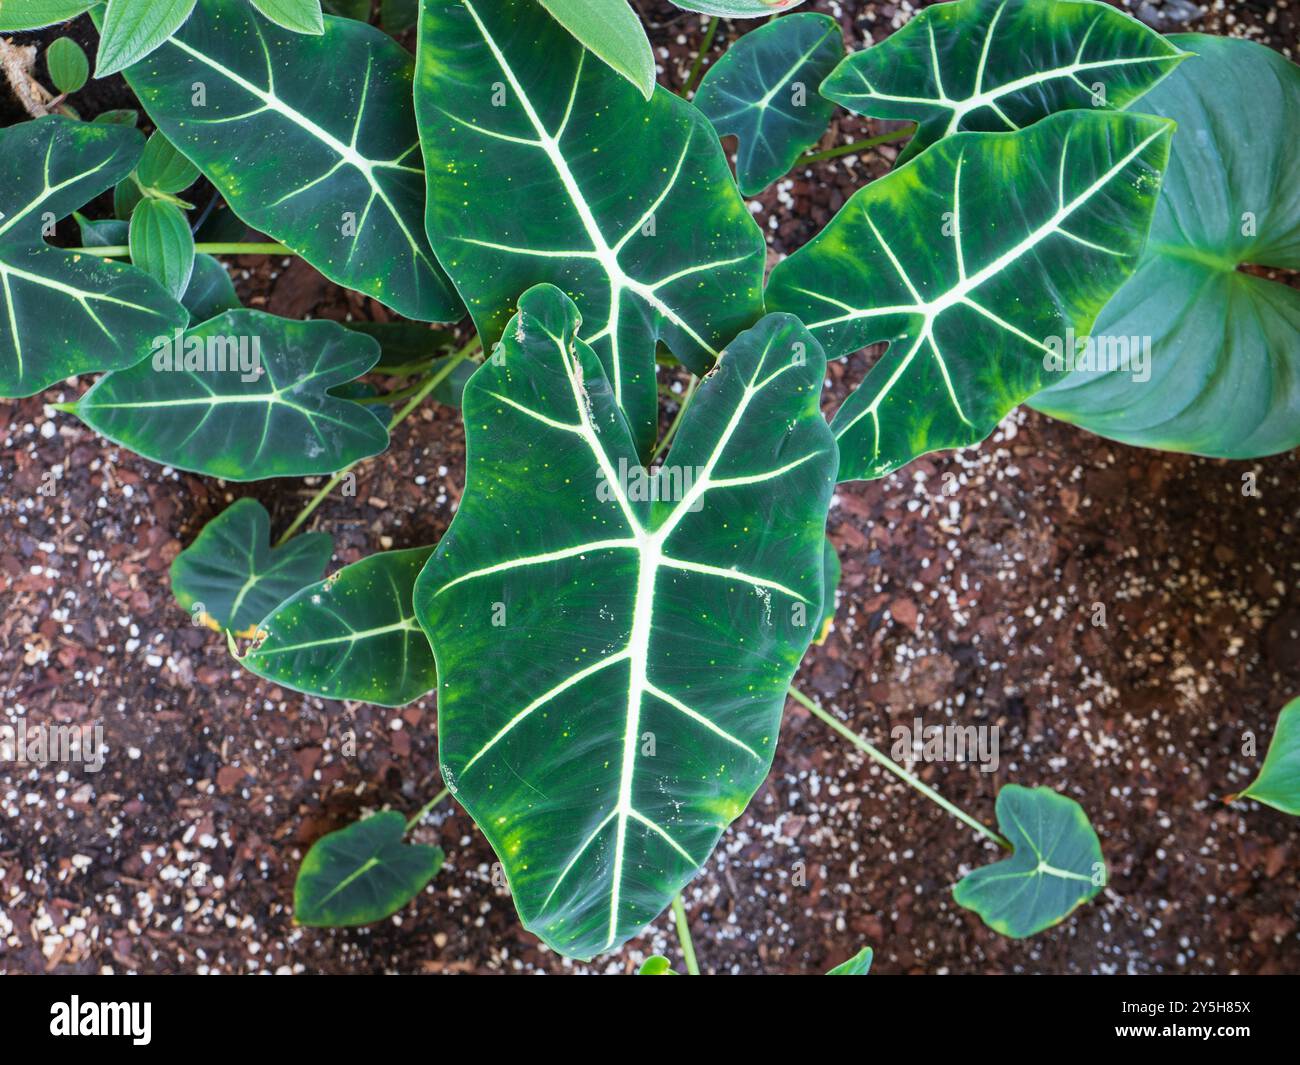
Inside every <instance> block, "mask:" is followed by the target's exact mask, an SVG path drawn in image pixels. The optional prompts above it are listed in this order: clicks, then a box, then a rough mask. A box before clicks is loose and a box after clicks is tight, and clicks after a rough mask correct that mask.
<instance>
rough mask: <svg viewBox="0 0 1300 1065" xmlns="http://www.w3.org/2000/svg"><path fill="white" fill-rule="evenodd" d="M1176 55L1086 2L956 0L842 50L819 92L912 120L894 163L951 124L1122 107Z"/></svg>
mask: <svg viewBox="0 0 1300 1065" xmlns="http://www.w3.org/2000/svg"><path fill="white" fill-rule="evenodd" d="M1184 58H1186V53H1184V52H1182V51H1181V50H1180V49H1179V48H1177V47H1176V46H1175V45H1173V44H1171V43H1170V42H1169V41H1167V40H1166V39H1165V38H1163V37H1161V36H1160V34H1158V33H1156V32H1155V30H1152V29H1148V28H1147V27H1146V26H1144V25H1142V23H1140V22H1138V21H1137V19H1135V18H1133V17H1131V16H1130V15H1126V14H1125V13H1124V12H1122V11H1119V10H1117V9H1116V8H1113V7H1111V6H1110V5H1109V4H1103V3H1098V2H1094V0H957V2H955V3H948V4H935V5H934V6H932V7H927V8H926V9H925V10H924V11H921V12H920V13H919V14H917V16H916V17H915V18H914V19H912V20H911V21H910V22H909V23H908V24H907V25H906V26H904V27H903V28H902V29H901V30H899V31H898V32H897V33H891V34H890V35H889V36H888V37H886V38H885V39H884V40H883V41H881V42H880V43H879V44H877V45H874V46H873V47H871V48H867V49H865V50H864V51H861V52H855V53H854V54H853V55H851V56H849V57H848V58H847V59H845V60H844V62H843V63H841V64H840V66H839V67H838V68H837V69H836V70H835V72H834V73H833V74H831V76H830V77H829V78H827V79H826V81H825V83H824V84H823V85H822V94H823V95H824V96H826V97H828V98H829V99H831V100H834V101H835V102H836V103H838V104H842V105H843V106H845V107H847V108H848V109H849V110H850V111H855V112H857V113H858V114H860V115H873V116H875V117H876V118H892V119H911V120H912V121H914V122H916V123H918V128H917V132H916V135H915V136H914V137H913V138H912V140H911V141H910V142H909V144H908V147H907V151H906V152H905V153H904V154H903V155H902V156H901V157H900V161H905V160H907V159H910V158H911V157H912V156H913V155H914V154H916V153H917V152H919V151H920V150H921V149H923V148H925V147H927V146H929V145H930V144H933V143H934V142H935V141H937V140H939V139H940V138H941V137H945V136H948V135H949V134H952V133H957V132H959V131H961V130H974V131H984V132H988V133H997V132H1000V131H1005V130H1016V129H1023V128H1024V127H1026V126H1029V125H1032V124H1033V123H1035V122H1037V121H1038V120H1039V119H1042V118H1046V117H1047V116H1048V115H1050V114H1053V113H1055V112H1057V111H1064V110H1067V109H1069V108H1076V107H1078V108H1090V109H1096V108H1107V109H1115V110H1123V109H1124V108H1125V107H1127V106H1128V105H1129V104H1131V103H1132V102H1133V101H1134V100H1136V99H1137V98H1138V97H1139V96H1141V95H1142V94H1143V93H1144V92H1146V91H1147V90H1148V89H1150V88H1151V87H1152V86H1153V85H1155V84H1156V83H1157V82H1158V81H1159V80H1160V79H1161V78H1163V77H1165V75H1167V74H1168V73H1169V72H1170V71H1171V70H1173V69H1174V67H1175V66H1177V65H1178V63H1179V62H1181V61H1182V60H1183V59H1184Z"/></svg>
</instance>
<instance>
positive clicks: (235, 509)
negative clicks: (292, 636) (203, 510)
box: [171, 499, 334, 633]
mask: <svg viewBox="0 0 1300 1065" xmlns="http://www.w3.org/2000/svg"><path fill="white" fill-rule="evenodd" d="M333 553H334V544H333V542H332V541H331V540H330V538H329V535H328V534H327V533H304V534H302V535H301V536H295V537H294V538H293V539H292V540H290V541H289V542H288V543H287V544H285V545H284V546H283V547H277V548H273V547H271V519H270V516H269V515H268V514H267V513H266V508H265V507H263V506H262V504H261V503H259V502H257V501H256V500H254V499H241V500H239V501H238V502H236V503H233V504H232V505H231V506H229V507H227V508H226V509H225V510H223V511H222V512H221V513H220V514H219V515H217V517H215V518H213V519H212V520H211V521H210V522H208V523H207V524H206V525H205V526H203V531H202V532H201V533H199V535H198V538H197V539H196V540H195V541H194V543H192V544H190V546H189V547H187V548H186V549H185V550H184V551H182V552H181V553H180V554H179V555H177V556H176V558H175V560H174V561H173V562H172V568H171V577H172V594H173V595H175V596H176V601H177V602H178V603H179V604H180V605H181V608H182V609H183V610H186V611H188V612H191V613H195V612H197V611H202V612H203V614H204V615H206V618H205V619H204V620H208V619H210V620H211V622H212V624H213V625H214V626H216V627H217V628H220V629H230V630H231V631H233V632H236V633H242V632H244V631H245V630H246V629H248V628H249V627H250V626H253V625H255V624H256V623H257V622H259V621H261V620H262V618H264V617H266V615H267V614H269V613H270V612H271V611H272V610H274V609H275V608H276V607H277V606H279V605H280V604H281V603H283V602H284V601H285V600H286V599H288V598H289V597H290V596H291V595H293V593H294V592H296V591H298V590H300V589H301V588H304V587H306V586H307V585H308V584H311V583H312V582H313V581H317V580H319V579H320V577H321V575H322V574H323V573H324V572H325V567H326V566H328V565H329V561H330V556H331V555H332V554H333Z"/></svg>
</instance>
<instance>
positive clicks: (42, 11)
mask: <svg viewBox="0 0 1300 1065" xmlns="http://www.w3.org/2000/svg"><path fill="white" fill-rule="evenodd" d="M89 8H90V0H4V3H2V4H0V30H5V31H8V30H38V29H41V28H42V27H44V26H53V25H54V24H55V23H56V22H66V21H67V20H68V19H72V18H76V17H77V16H78V15H80V14H81V13H82V12H83V11H86V10H88V9H89Z"/></svg>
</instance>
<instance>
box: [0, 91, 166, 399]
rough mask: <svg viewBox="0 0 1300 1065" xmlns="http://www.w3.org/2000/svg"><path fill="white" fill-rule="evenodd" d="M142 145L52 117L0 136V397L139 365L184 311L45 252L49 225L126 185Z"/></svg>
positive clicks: (136, 278) (114, 273)
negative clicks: (120, 184)
mask: <svg viewBox="0 0 1300 1065" xmlns="http://www.w3.org/2000/svg"><path fill="white" fill-rule="evenodd" d="M143 145H144V140H143V138H142V137H141V136H140V134H139V133H137V132H136V131H135V130H133V129H129V128H127V127H125V126H103V125H95V124H90V123H83V122H74V121H72V120H70V119H67V118H63V117H60V116H55V115H51V116H48V117H46V118H39V119H36V120H35V121H33V122H23V123H20V124H19V125H16V126H10V127H9V128H7V129H4V130H0V396H30V395H33V394H34V393H36V392H39V391H41V390H42V389H44V388H46V387H48V386H49V385H52V384H54V383H55V382H56V381H61V380H62V379H63V378H65V377H71V376H72V375H74V374H80V373H89V372H91V371H95V370H112V369H116V368H118V367H123V366H130V365H132V364H133V363H136V362H139V361H140V360H141V359H143V358H145V356H147V355H148V353H149V343H150V340H151V339H152V338H153V337H154V336H156V335H158V334H159V333H166V332H168V331H170V330H172V329H174V328H176V327H177V326H181V325H184V324H185V322H186V320H187V316H186V314H185V309H184V308H183V307H182V306H181V305H180V304H179V303H177V302H176V301H175V300H174V299H172V298H171V297H170V296H168V294H167V293H166V291H165V290H164V289H163V287H162V286H161V285H159V284H158V283H157V282H156V281H154V280H153V279H152V278H150V277H149V276H148V275H147V274H145V273H144V272H143V271H141V270H137V269H136V268H135V267H133V266H126V265H124V264H121V263H113V262H104V261H101V260H99V259H97V258H95V257H93V256H88V255H76V254H72V253H70V252H66V251H60V250H58V249H56V248H51V247H49V246H48V245H47V244H45V242H44V237H45V236H46V235H49V234H52V233H53V231H54V223H55V222H56V221H58V220H59V219H61V218H66V217H67V216H68V215H70V214H72V213H73V212H74V211H75V210H76V209H77V208H79V207H81V206H83V205H84V204H85V203H86V202H87V201H89V200H92V199H94V197H95V196H97V195H99V193H101V192H103V191H104V190H105V189H109V188H112V187H113V185H114V184H116V183H117V182H118V181H120V180H121V179H122V178H124V177H125V176H126V175H127V174H129V173H130V172H131V170H132V169H133V168H134V167H135V164H136V160H137V159H139V157H140V151H141V149H142V147H143Z"/></svg>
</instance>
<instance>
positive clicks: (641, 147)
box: [415, 0, 765, 455]
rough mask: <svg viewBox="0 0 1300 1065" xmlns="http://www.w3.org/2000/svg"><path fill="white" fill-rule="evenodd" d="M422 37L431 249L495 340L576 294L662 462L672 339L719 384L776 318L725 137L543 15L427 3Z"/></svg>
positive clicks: (636, 430)
mask: <svg viewBox="0 0 1300 1065" xmlns="http://www.w3.org/2000/svg"><path fill="white" fill-rule="evenodd" d="M420 26H421V30H420V34H421V39H420V49H419V60H418V67H417V76H416V88H415V104H416V113H417V115H418V118H419V125H420V137H421V140H422V142H423V145H424V150H425V164H426V166H427V168H428V184H429V212H428V230H429V236H430V239H431V240H432V241H433V246H434V248H435V249H436V250H437V252H438V257H439V259H440V260H441V261H442V263H443V265H444V266H446V268H447V272H448V273H449V274H450V275H451V277H452V279H453V280H454V281H455V282H456V286H457V288H458V289H459V290H460V293H461V295H462V296H463V297H464V298H465V301H466V304H467V305H468V306H469V309H470V311H471V313H472V314H473V315H474V322H475V324H476V325H477V327H478V331H479V335H480V336H481V337H482V338H483V341H484V343H485V344H486V345H488V346H489V347H490V346H491V345H492V344H493V343H494V342H495V341H496V340H497V339H498V338H499V337H500V336H501V332H502V329H503V328H504V326H505V324H506V321H507V320H508V319H509V317H510V315H511V314H512V313H513V310H514V306H515V301H516V300H517V299H518V298H519V294H520V293H522V292H524V291H525V290H526V289H528V288H529V287H530V286H532V285H534V284H538V283H542V282H549V283H551V284H554V285H556V286H558V287H559V288H561V289H563V290H564V291H565V292H567V293H568V294H569V295H570V296H571V297H572V298H573V299H575V300H576V301H577V302H578V308H579V310H580V311H581V312H582V317H583V327H582V337H583V339H584V340H586V341H587V342H588V343H589V344H591V346H592V348H594V349H595V351H596V354H597V355H598V356H599V357H600V360H601V362H602V364H603V365H604V366H605V370H606V374H607V376H608V378H609V380H610V381H611V382H612V384H613V387H614V394H615V396H616V397H617V399H618V401H619V403H620V405H621V406H622V408H623V410H624V411H625V412H626V414H627V416H628V419H629V422H630V423H631V425H632V430H633V436H634V439H635V441H636V443H637V446H638V449H639V452H640V453H641V454H643V455H648V453H649V451H650V449H651V447H652V445H653V442H654V434H655V427H656V417H657V411H656V402H657V393H656V389H655V378H654V350H655V342H656V340H662V341H663V342H664V343H665V344H666V345H667V346H668V347H669V348H670V349H671V350H672V352H673V354H674V355H676V356H677V357H678V358H679V359H681V360H682V361H683V362H684V363H685V364H686V365H687V366H689V367H690V368H691V369H692V370H694V371H695V372H697V373H703V372H705V371H706V370H707V369H708V367H709V365H710V364H711V363H712V361H713V359H714V358H715V357H716V356H717V353H718V352H719V351H721V350H722V347H723V345H724V344H725V343H726V342H727V341H728V340H730V339H731V337H733V336H735V335H736V333H737V332H739V331H740V330H741V329H743V328H745V327H746V326H748V325H751V324H753V322H754V321H756V320H757V318H758V317H759V315H760V314H761V313H762V293H761V284H762V274H763V265H764V260H765V251H764V246H763V237H762V234H761V233H760V232H759V229H758V227H757V225H756V224H755V223H754V220H753V218H752V217H751V216H750V214H749V212H748V211H747V210H746V209H745V204H744V201H743V200H742V199H741V198H740V196H739V194H738V192H737V190H736V186H735V182H734V181H733V180H732V178H731V174H730V171H729V169H728V167H727V163H726V159H725V158H724V156H723V154H722V147H721V145H720V144H719V142H718V138H717V134H716V133H714V131H713V128H712V127H711V126H710V125H709V123H708V121H707V120H706V119H705V118H704V117H703V116H702V115H701V114H700V113H699V112H698V111H697V110H696V109H695V108H693V107H691V106H690V105H689V104H687V103H686V102H685V101H683V100H681V99H679V98H678V97H676V96H674V95H673V94H672V93H670V92H668V91H667V90H665V89H657V90H656V91H655V93H654V96H653V98H652V99H651V100H650V102H649V103H647V102H646V101H645V100H644V99H643V98H642V96H641V94H640V93H639V92H637V90H636V89H634V88H633V87H632V86H631V85H629V84H628V83H627V81H625V80H624V79H623V78H622V77H620V76H619V75H618V74H616V73H614V71H612V70H611V69H610V68H609V67H607V66H606V65H605V64H604V63H601V62H599V61H597V60H595V59H593V58H592V57H591V56H590V55H589V54H588V53H587V51H586V50H585V49H583V48H582V46H581V45H579V44H578V42H577V41H576V40H574V39H573V37H571V36H570V35H569V34H568V33H567V32H566V31H565V30H564V28H563V27H562V26H560V25H559V23H557V22H556V21H555V20H554V19H552V18H551V17H550V16H549V15H548V14H547V13H546V11H545V9H544V8H543V7H542V6H541V5H540V4H538V3H537V2H536V0H425V7H424V16H423V18H422V19H421V22H420ZM539 56H545V57H546V61H545V62H539V61H538V57H539ZM497 104H500V106H497Z"/></svg>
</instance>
